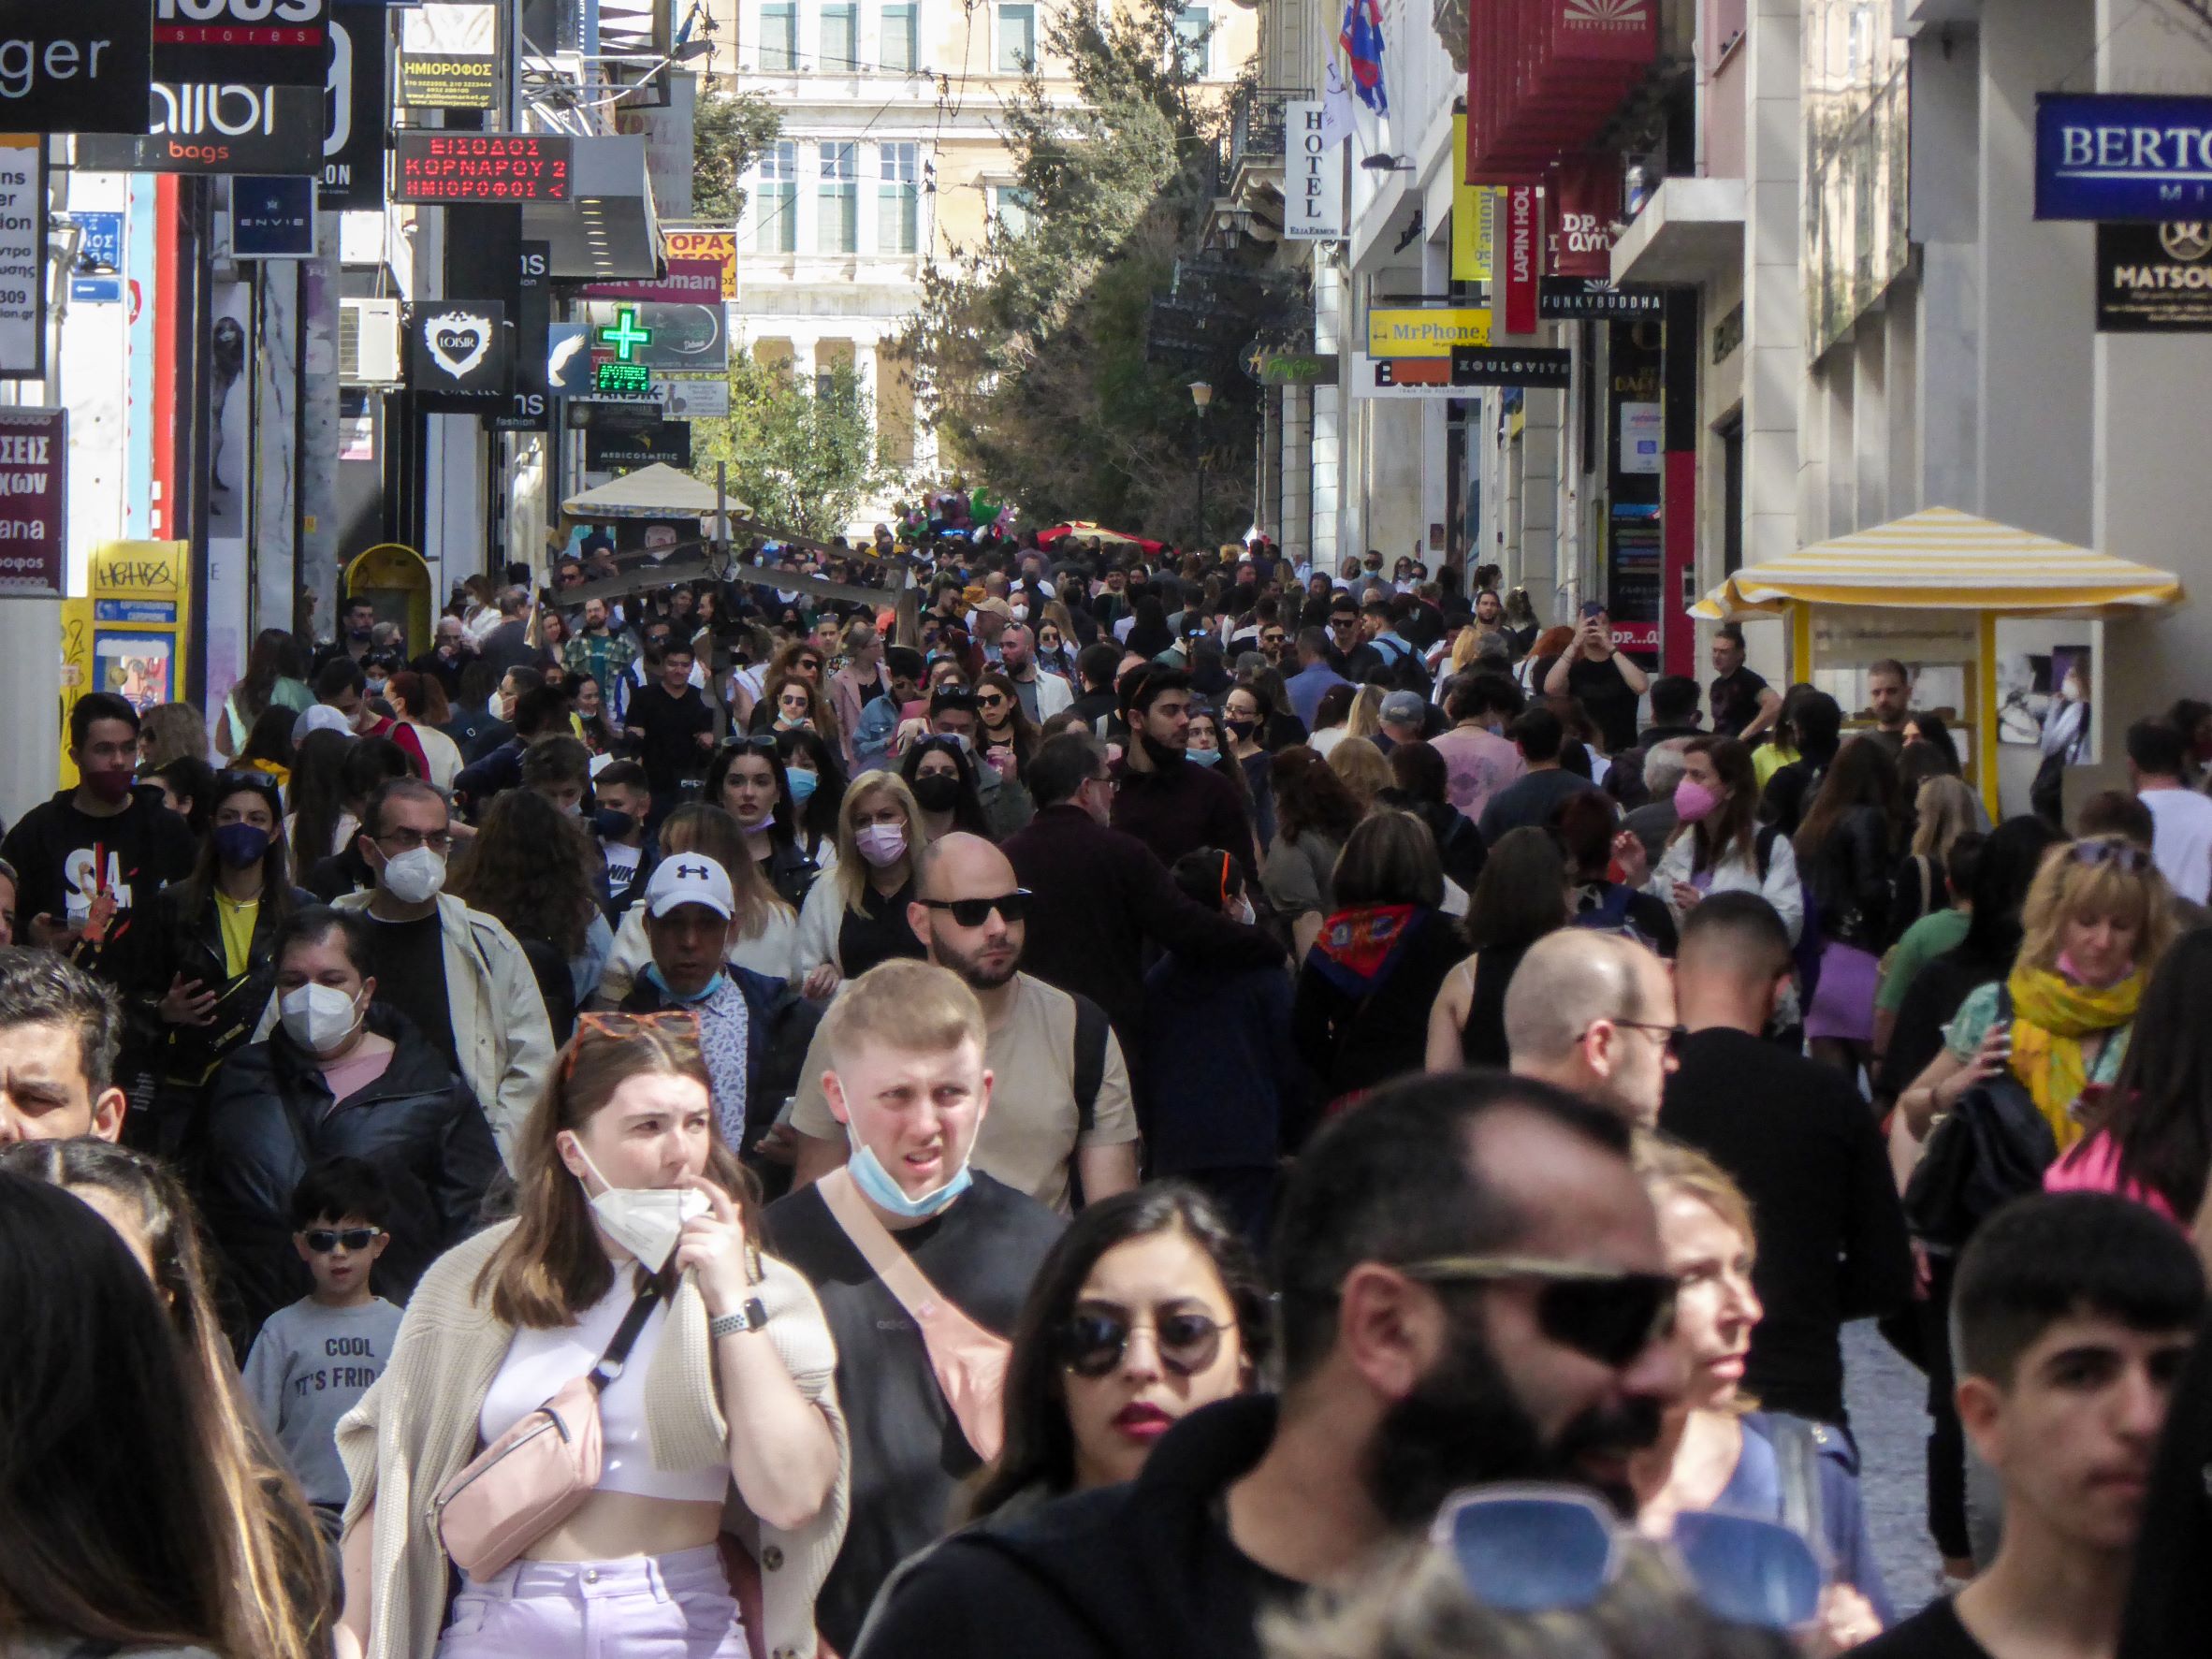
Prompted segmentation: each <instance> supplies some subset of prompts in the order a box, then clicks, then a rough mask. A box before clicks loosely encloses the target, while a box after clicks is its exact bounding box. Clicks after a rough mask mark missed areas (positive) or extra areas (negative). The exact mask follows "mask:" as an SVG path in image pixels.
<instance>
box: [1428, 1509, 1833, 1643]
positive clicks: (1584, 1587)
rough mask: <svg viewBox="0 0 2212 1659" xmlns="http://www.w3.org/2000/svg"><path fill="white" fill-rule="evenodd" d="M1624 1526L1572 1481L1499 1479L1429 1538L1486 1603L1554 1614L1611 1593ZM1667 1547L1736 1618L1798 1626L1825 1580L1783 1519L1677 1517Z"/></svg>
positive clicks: (1714, 1514)
mask: <svg viewBox="0 0 2212 1659" xmlns="http://www.w3.org/2000/svg"><path fill="white" fill-rule="evenodd" d="M1626 1531H1627V1529H1626V1528H1624V1527H1623V1526H1622V1524H1621V1522H1620V1521H1618V1520H1617V1519H1615V1518H1614V1516H1612V1515H1611V1514H1610V1513H1609V1512H1608V1510H1607V1509H1606V1507H1605V1506H1604V1505H1602V1504H1601V1503H1599V1502H1598V1500H1597V1499H1596V1498H1594V1497H1593V1496H1591V1494H1590V1493H1588V1492H1580V1491H1578V1490H1576V1489H1575V1488H1573V1487H1567V1486H1536V1485H1530V1486H1496V1487H1490V1488H1484V1489H1478V1490H1476V1491H1472V1492H1461V1493H1459V1494H1457V1495H1456V1496H1454V1497H1451V1498H1448V1499H1447V1500H1446V1501H1445V1505H1444V1507H1443V1508H1442V1509H1440V1510H1439V1511H1437V1515H1436V1520H1435V1522H1434V1523H1433V1525H1432V1526H1431V1527H1430V1529H1429V1541H1430V1542H1431V1543H1432V1544H1433V1545H1435V1546H1436V1547H1438V1548H1439V1549H1445V1550H1450V1551H1451V1558H1452V1563H1453V1564H1454V1565H1455V1566H1457V1567H1458V1568H1459V1574H1460V1582H1461V1583H1462V1584H1463V1586H1464V1587H1465V1588H1466V1591H1467V1594H1469V1595H1470V1596H1472V1597H1473V1598H1474V1599H1475V1600H1476V1601H1477V1602H1479V1603H1481V1604H1482V1605H1483V1606H1484V1607H1486V1608H1495V1609H1497V1610H1498V1611H1501V1612H1508V1613H1549V1612H1561V1611H1571V1610H1575V1609H1579V1608H1587V1607H1589V1606H1591V1605H1592V1604H1593V1603H1594V1602H1595V1601H1596V1600H1597V1599H1598V1597H1599V1596H1600V1595H1602V1594H1605V1590H1606V1587H1607V1586H1608V1584H1610V1583H1611V1582H1612V1581H1613V1580H1614V1579H1616V1578H1617V1577H1619V1575H1620V1571H1621V1553H1622V1552H1621V1538H1622V1536H1623V1534H1624V1533H1626ZM1666 1550H1667V1553H1668V1554H1669V1555H1670V1556H1671V1557H1672V1560H1673V1565H1674V1567H1675V1568H1676V1570H1677V1572H1678V1573H1679V1574H1680V1575H1681V1581H1682V1586H1683V1588H1684V1589H1686V1590H1688V1591H1689V1592H1690V1593H1691V1594H1693V1595H1695V1597H1696V1598H1697V1600H1698V1602H1699V1603H1700V1604H1702V1605H1703V1607H1704V1608H1705V1610H1706V1611H1707V1612H1709V1613H1710V1614H1711V1615H1712V1616H1713V1617H1714V1618H1716V1619H1718V1620H1720V1621H1721V1622H1723V1623H1727V1624H1741V1625H1748V1626H1751V1627H1753V1628H1754V1629H1760V1630H1775V1631H1792V1630H1797V1629H1800V1628H1802V1627H1803V1626H1805V1625H1807V1624H1809V1623H1812V1619H1813V1617H1814V1616H1815V1614H1816V1613H1817V1612H1818V1611H1819V1607H1820V1596H1821V1592H1822V1591H1823V1590H1824V1589H1826V1584H1827V1574H1826V1571H1824V1570H1823V1568H1822V1566H1821V1564H1820V1558H1819V1557H1818V1556H1816V1555H1814V1554H1813V1552H1812V1546H1811V1545H1810V1544H1808V1543H1807V1542H1806V1541H1805V1540H1804V1538H1802V1537H1801V1536H1799V1535H1797V1533H1796V1532H1794V1531H1792V1530H1791V1529H1790V1528H1789V1527H1787V1526H1784V1525H1783V1524H1782V1523H1781V1522H1779V1521H1760V1520H1757V1519H1754V1517H1752V1516H1748V1515H1730V1514H1727V1513H1724V1512H1720V1511H1715V1510H1710V1509H1706V1510H1696V1509H1693V1510H1689V1511H1686V1512H1684V1513H1682V1514H1681V1515H1678V1516H1676V1517H1675V1521H1674V1531H1673V1533H1672V1535H1670V1537H1669V1538H1668V1540H1667V1545H1666Z"/></svg>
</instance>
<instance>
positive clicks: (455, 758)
mask: <svg viewBox="0 0 2212 1659" xmlns="http://www.w3.org/2000/svg"><path fill="white" fill-rule="evenodd" d="M384 695H385V701H386V702H387V703H389V704H390V705H391V706H392V717H393V718H394V719H395V720H398V721H399V722H400V724H401V725H403V726H405V727H407V728H408V730H410V731H412V732H413V733H414V734H415V741H416V742H417V743H419V744H421V745H422V758H423V764H425V765H426V766H428V767H429V784H430V786H431V787H432V788H433V789H442V790H446V791H451V790H452V788H453V780H454V779H455V778H457V777H458V776H459V774H460V769H461V751H460V745H459V744H458V743H456V742H454V740H453V739H452V738H450V737H448V736H447V735H445V734H444V733H443V732H441V731H440V730H438V728H439V727H440V726H442V725H444V723H445V722H446V721H447V720H451V719H452V718H453V706H452V705H451V704H449V703H448V702H447V701H446V700H445V688H444V686H443V685H441V684H439V683H438V677H437V676H436V675H434V674H417V673H416V672H415V670H414V669H412V668H402V669H400V672H399V673H397V674H395V675H393V676H392V677H391V679H390V681H389V682H388V683H387V684H386V686H385V689H384Z"/></svg>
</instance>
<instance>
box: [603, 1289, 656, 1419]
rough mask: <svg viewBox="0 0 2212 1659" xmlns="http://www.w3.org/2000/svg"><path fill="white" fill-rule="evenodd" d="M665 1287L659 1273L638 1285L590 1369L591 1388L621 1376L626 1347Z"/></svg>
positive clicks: (627, 1355) (634, 1341) (634, 1342)
mask: <svg viewBox="0 0 2212 1659" xmlns="http://www.w3.org/2000/svg"><path fill="white" fill-rule="evenodd" d="M664 1290H665V1285H664V1282H663V1280H662V1275H661V1274H659V1273H655V1274H654V1275H653V1276H652V1277H650V1278H648V1280H646V1282H645V1283H644V1284H643V1285H641V1286H639V1287H638V1290H637V1295H636V1296H635V1297H634V1298H633V1299H632V1301H631V1303H630V1311H629V1312H628V1313H626V1314H624V1315H623V1316H622V1322H621V1324H620V1325H618V1326H617V1327H616V1328H615V1334H614V1339H613V1340H612V1341H611V1342H609V1343H608V1344H607V1345H606V1352H605V1353H604V1354H602V1355H600V1356H599V1363H598V1364H596V1365H594V1366H592V1367H591V1370H590V1374H589V1375H590V1377H591V1387H592V1388H593V1389H594V1390H600V1389H604V1388H605V1387H606V1386H607V1384H609V1383H611V1382H613V1381H614V1380H615V1378H617V1377H618V1376H620V1375H622V1367H623V1365H624V1364H625V1363H626V1362H627V1361H629V1359H630V1350H631V1349H632V1348H633V1347H634V1346H636V1345H637V1333H638V1332H641V1331H643V1330H644V1329H645V1322H646V1319H647V1318H648V1317H649V1316H650V1315H651V1313H652V1311H653V1303H655V1302H659V1301H660V1300H661V1297H662V1294H663V1292H664Z"/></svg>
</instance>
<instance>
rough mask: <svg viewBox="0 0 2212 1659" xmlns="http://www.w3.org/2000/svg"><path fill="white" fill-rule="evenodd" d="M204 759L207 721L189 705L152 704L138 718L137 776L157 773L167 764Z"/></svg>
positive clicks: (206, 754)
mask: <svg viewBox="0 0 2212 1659" xmlns="http://www.w3.org/2000/svg"><path fill="white" fill-rule="evenodd" d="M207 758H208V722H207V717H206V716H204V715H202V714H201V713H200V711H199V710H198V709H196V708H195V707H193V706H192V705H191V704H189V703H156V704H155V705H154V706H153V707H152V708H149V709H148V710H147V711H146V712H145V713H144V714H142V715H140V716H139V717H138V773H139V776H141V777H144V776H147V775H149V774H152V773H154V772H158V771H159V770H161V768H162V767H164V766H166V765H167V764H169V763H170V762H171V761H181V760H186V759H190V760H195V761H204V760H206V759H207Z"/></svg>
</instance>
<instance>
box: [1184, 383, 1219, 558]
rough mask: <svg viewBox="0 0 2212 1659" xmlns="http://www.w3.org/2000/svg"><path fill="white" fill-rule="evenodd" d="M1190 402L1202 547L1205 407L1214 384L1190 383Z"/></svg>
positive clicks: (1204, 525)
mask: <svg viewBox="0 0 2212 1659" xmlns="http://www.w3.org/2000/svg"><path fill="white" fill-rule="evenodd" d="M1190 400H1191V402H1192V403H1194V404H1195V405H1197V407H1198V444H1199V455H1198V543H1199V545H1200V546H1203V545H1204V543H1205V540H1206V405H1207V404H1209V403H1211V402H1212V401H1213V400H1214V383H1213V382H1212V381H1208V380H1194V381H1192V382H1191V383H1190Z"/></svg>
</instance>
